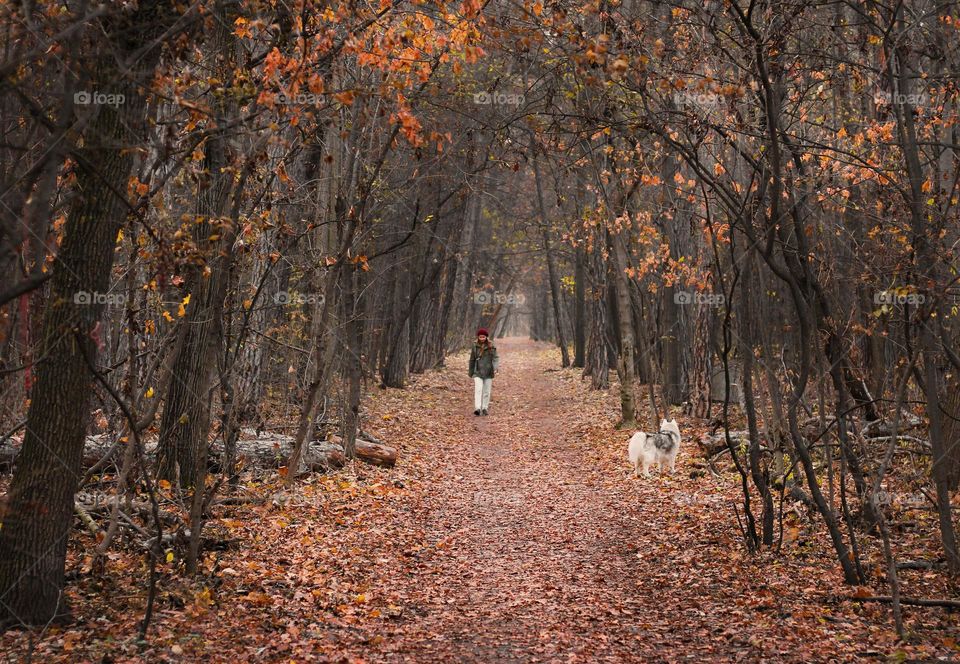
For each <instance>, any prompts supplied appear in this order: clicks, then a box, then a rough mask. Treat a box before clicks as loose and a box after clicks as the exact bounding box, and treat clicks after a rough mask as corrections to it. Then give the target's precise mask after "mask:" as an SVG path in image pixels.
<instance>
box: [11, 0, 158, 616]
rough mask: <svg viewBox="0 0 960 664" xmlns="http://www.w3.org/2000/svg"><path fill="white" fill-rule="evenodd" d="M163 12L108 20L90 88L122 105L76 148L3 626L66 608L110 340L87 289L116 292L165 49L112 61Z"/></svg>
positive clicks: (100, 113)
mask: <svg viewBox="0 0 960 664" xmlns="http://www.w3.org/2000/svg"><path fill="white" fill-rule="evenodd" d="M168 10H169V6H168V4H167V3H166V2H157V1H154V2H150V1H144V2H142V3H141V4H140V6H139V7H138V9H137V10H135V11H134V12H133V13H132V14H131V15H129V16H123V17H118V19H117V20H116V21H114V22H112V23H111V24H109V26H108V27H107V37H108V38H105V39H102V40H99V39H98V42H100V41H102V42H103V43H109V44H111V45H112V46H113V47H114V48H116V49H117V50H118V51H119V53H109V54H108V53H103V54H102V57H101V58H100V59H99V61H98V62H97V69H96V72H95V74H94V77H93V80H92V81H91V84H92V85H93V86H94V87H93V89H98V88H99V89H101V90H115V91H117V92H118V93H120V94H122V95H123V96H124V103H123V104H120V105H119V106H116V107H113V106H100V107H98V108H97V116H96V118H95V119H94V120H93V121H92V123H91V124H90V125H89V126H88V128H87V130H86V131H85V132H84V135H83V144H82V146H81V147H77V148H75V150H76V151H77V152H78V154H79V155H80V159H78V163H77V167H76V168H77V176H76V177H77V182H76V191H77V197H76V198H75V199H74V201H73V202H72V205H71V208H70V212H69V214H68V217H67V221H66V224H65V227H64V234H63V241H62V244H61V247H60V252H59V255H58V256H57V259H56V262H55V264H54V276H53V280H52V283H51V286H50V303H49V306H48V307H47V309H46V312H45V314H44V319H43V327H42V334H41V336H40V338H39V339H38V340H37V350H36V353H35V356H36V357H38V358H40V360H39V362H38V365H37V370H36V382H35V383H34V385H33V390H32V391H31V394H30V398H31V400H30V408H29V410H28V412H27V427H26V435H25V438H24V443H23V448H22V450H21V452H20V458H19V460H18V462H17V467H16V472H15V473H14V476H13V481H12V483H11V485H10V489H9V492H8V494H7V509H6V513H5V515H4V516H3V528H2V529H0V598H2V602H0V626H9V625H15V624H24V625H43V624H46V623H48V622H49V621H51V620H53V619H55V618H56V617H57V616H59V615H61V614H64V613H65V612H66V606H65V605H64V597H63V587H64V563H65V559H66V553H67V537H68V534H69V531H70V524H71V522H72V518H73V512H74V505H73V503H74V494H75V493H76V490H77V482H78V480H79V478H80V459H81V457H82V455H83V447H84V439H85V432H86V426H87V420H88V406H87V404H88V400H89V398H90V395H91V392H92V390H91V374H90V366H95V364H96V360H97V354H98V351H99V350H100V348H99V347H100V345H101V343H102V341H101V335H102V334H103V331H102V329H101V324H100V317H101V314H102V311H103V305H102V304H98V302H99V301H100V300H99V297H97V298H93V297H90V294H100V295H102V294H106V293H108V292H109V290H110V272H111V268H112V267H113V260H114V255H115V251H114V250H115V247H116V241H117V234H118V233H119V231H120V229H121V226H122V224H123V221H124V219H125V218H126V214H127V210H128V207H127V201H126V200H124V199H123V198H122V197H121V196H120V195H118V193H117V192H125V191H126V190H127V180H128V178H129V176H130V173H131V171H132V168H133V165H134V161H135V158H136V157H135V155H136V154H137V152H136V151H135V150H131V149H129V146H130V145H131V144H132V143H137V142H138V141H142V140H145V138H146V130H145V128H144V126H143V125H144V124H145V118H144V116H145V113H146V110H145V103H144V97H143V94H142V92H141V91H140V86H141V85H145V84H146V81H148V80H149V78H150V76H151V75H152V70H153V67H154V66H155V64H156V61H157V57H158V55H159V52H160V50H161V49H160V48H159V47H156V48H152V49H150V50H149V51H148V52H147V53H146V54H145V55H144V56H143V57H142V58H141V59H140V60H139V61H138V62H137V67H138V69H137V70H135V71H133V72H131V71H129V70H127V71H122V72H121V71H118V69H117V68H116V67H114V66H113V64H114V63H116V62H117V61H118V60H119V61H126V59H127V57H128V56H129V55H130V54H132V53H133V52H135V51H136V50H137V49H138V48H139V47H140V45H141V44H142V43H143V42H142V41H141V39H148V38H152V37H148V36H145V35H143V34H142V32H141V30H140V29H139V28H138V27H137V26H140V27H142V26H150V28H151V31H152V30H154V29H158V28H161V25H160V23H161V19H164V18H165V17H164V16H163V15H162V14H163V13H165V12H166V11H168ZM98 27H103V26H98ZM161 29H162V28H161ZM135 34H136V35H137V36H136V37H135V38H134V37H133V35H135ZM84 294H86V295H84Z"/></svg>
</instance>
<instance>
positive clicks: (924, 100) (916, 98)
mask: <svg viewBox="0 0 960 664" xmlns="http://www.w3.org/2000/svg"><path fill="white" fill-rule="evenodd" d="M929 101H930V97H928V96H927V94H926V93H925V92H911V93H910V94H902V93H900V92H889V91H887V90H880V89H876V90H874V92H873V103H874V104H876V105H877V106H893V105H894V104H896V105H898V106H904V105H906V106H926V105H927V104H928V103H929Z"/></svg>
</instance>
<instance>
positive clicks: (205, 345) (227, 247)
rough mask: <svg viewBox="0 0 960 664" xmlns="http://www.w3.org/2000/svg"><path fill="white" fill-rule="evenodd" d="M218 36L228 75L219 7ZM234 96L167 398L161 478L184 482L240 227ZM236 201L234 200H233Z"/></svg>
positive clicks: (193, 475) (220, 137) (201, 472)
mask: <svg viewBox="0 0 960 664" xmlns="http://www.w3.org/2000/svg"><path fill="white" fill-rule="evenodd" d="M218 7H219V9H218V14H220V15H219V16H218V20H217V21H216V23H215V24H216V25H217V26H218V27H217V30H216V35H215V36H214V38H213V40H212V44H211V46H212V47H213V48H214V58H215V59H216V61H217V62H216V66H215V70H216V71H217V72H218V73H219V75H220V76H221V77H222V78H223V80H230V77H231V76H232V74H233V61H234V53H233V48H234V37H233V35H232V33H231V32H230V26H232V25H233V21H232V20H231V16H230V14H227V13H225V12H224V11H223V6H218ZM229 104H230V102H228V101H226V100H225V99H220V100H218V102H217V103H216V104H215V109H216V116H215V118H214V119H213V121H214V122H216V125H217V127H218V130H217V131H215V132H214V133H213V135H212V136H211V137H210V139H209V140H208V141H207V142H206V153H205V155H204V166H205V171H206V173H208V174H209V175H208V177H209V178H210V179H209V181H208V182H206V183H200V185H199V186H200V188H201V191H200V192H199V195H198V197H197V199H198V203H197V212H196V214H197V220H198V222H200V223H197V224H194V241H195V242H196V245H197V247H198V248H200V249H201V250H203V251H207V252H209V253H210V254H212V257H211V258H210V259H209V260H208V261H207V263H206V264H205V265H203V266H191V267H190V268H189V271H188V276H187V281H186V292H187V293H188V295H189V297H190V302H189V303H188V304H187V305H185V312H186V313H185V316H184V318H183V319H182V321H181V323H180V325H181V327H180V332H179V334H180V335H181V337H182V338H181V340H180V345H179V351H178V354H177V357H176V359H175V360H174V364H173V375H174V380H173V381H171V383H170V390H169V392H168V393H167V397H166V400H165V401H164V408H163V418H162V419H161V424H160V453H159V459H158V461H159V465H158V468H157V473H158V476H159V477H162V478H165V479H168V480H175V479H177V478H178V477H179V481H180V485H181V486H182V487H184V488H186V487H193V486H202V483H203V478H204V477H205V476H206V467H207V465H206V459H205V454H206V449H207V436H208V434H209V432H210V408H211V401H212V398H213V388H212V386H213V383H214V376H215V361H216V353H217V349H218V348H219V346H220V344H219V341H220V339H221V337H222V332H223V330H222V323H223V320H222V317H223V303H224V300H225V298H226V293H227V285H228V282H229V271H230V265H231V263H232V260H233V252H232V251H231V246H232V245H233V240H234V238H235V237H236V234H237V228H236V226H237V222H238V219H237V218H236V217H237V213H238V212H239V210H234V211H233V212H234V214H232V215H231V216H232V217H233V218H232V219H231V221H230V223H231V225H230V228H229V229H224V228H222V227H221V226H220V224H221V223H222V220H223V218H224V216H225V214H226V213H227V212H228V210H227V205H228V202H229V201H230V198H231V192H232V191H233V187H234V182H235V177H236V174H235V172H234V171H232V170H231V169H229V168H227V167H228V166H229V165H230V164H231V163H232V159H231V157H230V155H229V147H230V146H229V141H230V135H231V134H230V133H228V132H227V130H226V129H224V127H226V126H228V125H229V124H230V121H231V115H232V108H231V107H230V106H229ZM235 207H236V206H235Z"/></svg>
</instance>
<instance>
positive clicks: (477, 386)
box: [473, 376, 483, 410]
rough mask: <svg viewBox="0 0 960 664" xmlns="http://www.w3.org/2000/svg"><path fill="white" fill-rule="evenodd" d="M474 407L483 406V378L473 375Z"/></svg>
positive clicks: (477, 408)
mask: <svg viewBox="0 0 960 664" xmlns="http://www.w3.org/2000/svg"><path fill="white" fill-rule="evenodd" d="M473 408H474V410H480V409H482V408H483V378H481V377H480V376H474V377H473Z"/></svg>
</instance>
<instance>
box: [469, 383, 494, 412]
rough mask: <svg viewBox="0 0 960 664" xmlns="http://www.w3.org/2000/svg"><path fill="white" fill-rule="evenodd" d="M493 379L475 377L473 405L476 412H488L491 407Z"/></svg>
mask: <svg viewBox="0 0 960 664" xmlns="http://www.w3.org/2000/svg"><path fill="white" fill-rule="evenodd" d="M492 385H493V378H481V377H480V376H474V377H473V404H474V408H475V409H476V410H486V409H487V408H488V407H489V406H490V387H491V386H492Z"/></svg>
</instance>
